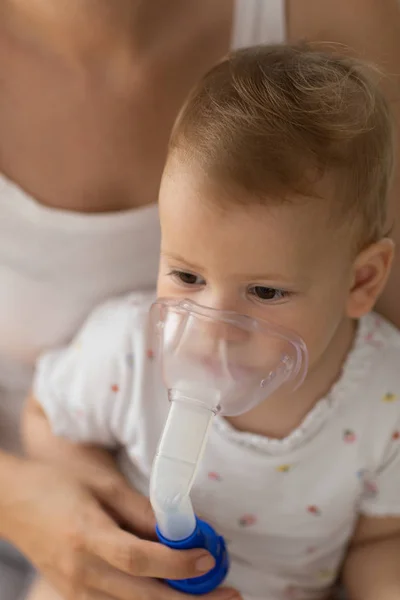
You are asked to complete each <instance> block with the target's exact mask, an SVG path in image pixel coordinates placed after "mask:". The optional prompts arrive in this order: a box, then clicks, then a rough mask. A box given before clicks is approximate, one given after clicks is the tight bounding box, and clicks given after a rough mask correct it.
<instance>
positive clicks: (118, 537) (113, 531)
mask: <svg viewBox="0 0 400 600" xmlns="http://www.w3.org/2000/svg"><path fill="white" fill-rule="evenodd" d="M93 534H94V532H93V533H92V536H91V540H90V541H89V546H88V547H87V551H88V552H89V553H91V554H94V555H96V556H98V557H100V558H101V559H102V560H103V561H104V562H106V563H108V564H110V565H112V566H113V567H115V568H116V569H118V570H119V571H123V572H124V573H127V574H128V575H135V576H137V577H155V578H158V579H186V578H188V577H196V576H199V575H202V574H203V573H207V572H208V571H210V569H212V568H213V567H214V564H215V561H214V559H213V558H212V556H211V555H210V554H208V553H207V552H206V551H205V550H185V551H177V550H171V549H169V548H167V547H165V546H163V545H162V544H159V543H157V542H149V541H147V540H141V539H140V538H137V537H136V536H134V535H132V534H130V533H127V532H126V531H122V530H119V529H117V528H116V527H113V528H107V530H105V529H103V530H102V531H101V532H100V531H98V532H97V533H96V534H94V535H93Z"/></svg>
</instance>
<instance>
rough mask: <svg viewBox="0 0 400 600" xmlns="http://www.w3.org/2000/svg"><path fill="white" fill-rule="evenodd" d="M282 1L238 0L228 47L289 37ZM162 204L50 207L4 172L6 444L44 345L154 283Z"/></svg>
mask: <svg viewBox="0 0 400 600" xmlns="http://www.w3.org/2000/svg"><path fill="white" fill-rule="evenodd" d="M284 23H285V19H284V0H236V6H235V19H234V27H233V32H232V38H233V39H232V46H233V47H234V48H238V47H241V46H249V45H252V44H258V43H262V42H267V41H268V42H276V41H282V40H283V39H284ZM159 241H160V235H159V225H158V214H157V208H156V206H155V205H154V206H148V207H144V208H141V209H135V210H130V211H124V212H118V213H111V214H110V213H105V214H96V215H93V214H81V213H75V212H68V211H63V210H58V209H52V208H47V207H44V206H42V205H40V204H39V203H38V202H37V201H36V200H34V199H33V198H31V197H30V196H28V195H27V194H26V193H25V192H23V191H22V190H21V189H20V188H19V187H18V186H17V185H15V184H14V183H12V182H11V181H9V180H7V179H6V178H4V177H1V176H0V445H1V446H2V447H4V448H6V449H8V450H13V451H16V450H18V435H17V431H18V420H19V415H20V411H21V406H22V402H23V399H24V397H25V395H26V393H27V391H28V389H29V386H30V382H31V377H32V369H33V365H34V362H35V359H36V357H37V356H38V354H39V353H40V352H41V351H42V350H44V349H47V348H50V347H53V346H55V345H58V344H62V343H64V342H66V341H67V340H69V339H70V338H71V336H72V335H73V333H74V332H75V331H76V329H77V328H78V327H79V326H80V324H81V323H82V321H83V320H84V319H85V317H86V316H87V314H88V313H89V312H90V310H91V309H92V308H93V307H94V306H95V305H96V304H98V303H99V302H101V301H102V300H104V299H105V298H107V297H109V296H113V295H118V294H121V293H124V292H127V291H129V290H138V289H141V290H142V289H146V288H151V287H154V285H155V282H156V274H157V265H158V252H159Z"/></svg>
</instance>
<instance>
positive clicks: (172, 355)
mask: <svg viewBox="0 0 400 600" xmlns="http://www.w3.org/2000/svg"><path fill="white" fill-rule="evenodd" d="M150 323H151V331H152V335H153V336H155V337H154V339H155V342H156V356H157V357H158V360H159V364H160V369H161V370H162V378H163V381H164V384H165V386H166V388H167V390H168V396H169V400H170V403H171V406H170V410H169V414H168V418H167V421H166V424H165V428H164V431H163V434H162V436H161V440H160V443H159V447H158V451H157V454H156V457H155V460H154V464H153V469H152V474H151V481H150V500H151V504H152V507H153V510H154V513H155V516H156V520H157V533H158V537H159V540H160V541H161V542H162V543H164V544H165V545H167V546H169V547H172V548H176V549H190V548H205V549H207V550H208V551H209V552H210V553H211V554H212V555H213V557H214V559H215V567H214V568H213V569H212V570H211V571H210V572H209V573H206V574H205V575H202V576H200V577H196V578H193V579H187V580H180V581H169V582H168V583H169V584H170V585H171V586H172V587H174V588H175V589H178V590H180V591H183V592H185V593H190V594H195V595H199V594H204V593H207V592H210V591H212V590H213V589H214V588H216V587H217V586H218V585H219V584H220V583H221V582H222V581H223V579H224V578H225V576H226V573H227V570H228V565H229V559H228V555H227V551H226V547H225V543H224V540H223V538H222V537H220V536H219V535H218V534H217V533H216V532H215V530H214V529H213V528H212V527H211V526H210V525H208V524H207V523H205V522H204V521H201V520H200V519H198V518H197V517H196V515H195V513H194V511H193V507H192V504H191V501H190V490H191V488H192V485H193V483H194V480H195V476H196V471H197V468H198V465H199V463H200V460H201V457H202V454H203V450H204V448H205V445H206V442H207V437H208V433H209V431H210V426H211V424H212V421H213V418H214V417H215V416H216V415H221V416H236V415H239V414H242V413H245V412H247V411H249V410H251V409H252V408H254V407H255V406H256V405H257V404H259V403H260V402H262V401H264V400H266V399H267V398H268V397H269V396H270V395H271V394H272V393H274V392H275V391H276V390H277V389H278V388H280V387H281V386H283V385H285V389H286V386H287V387H290V388H291V389H292V390H293V389H295V388H296V387H298V386H299V385H300V384H301V383H302V381H303V379H304V376H305V373H306V370H307V352H306V348H305V345H304V343H303V341H302V340H301V339H300V338H299V337H298V336H296V335H295V334H293V333H291V332H287V331H285V330H284V329H281V328H279V327H277V326H275V325H272V324H270V323H268V322H266V321H262V320H258V319H253V318H251V317H248V316H244V315H239V314H237V313H234V312H230V311H221V310H216V309H213V308H208V307H204V306H200V305H199V304H196V303H195V302H191V301H189V300H164V299H160V300H158V301H157V302H155V303H154V304H153V306H152V308H151V312H150Z"/></svg>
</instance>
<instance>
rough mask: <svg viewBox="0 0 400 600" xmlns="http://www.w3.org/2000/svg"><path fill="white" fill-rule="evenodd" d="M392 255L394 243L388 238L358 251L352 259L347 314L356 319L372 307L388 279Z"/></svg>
mask: <svg viewBox="0 0 400 600" xmlns="http://www.w3.org/2000/svg"><path fill="white" fill-rule="evenodd" d="M393 255H394V243H393V241H392V240H390V239H389V238H383V239H382V240H380V241H379V242H376V243H375V244H371V245H370V246H368V247H367V248H365V249H364V250H362V251H361V252H360V254H359V255H358V256H357V258H356V260H355V261H354V267H353V281H352V287H351V290H350V296H349V299H348V302H347V316H349V317H350V318H352V319H358V318H360V317H362V316H363V315H365V314H366V313H368V312H370V311H371V310H372V309H373V307H374V305H375V303H376V301H377V299H378V298H379V295H380V294H381V292H382V290H383V288H384V287H385V284H386V281H387V279H388V276H389V273H390V268H391V265H392V261H393Z"/></svg>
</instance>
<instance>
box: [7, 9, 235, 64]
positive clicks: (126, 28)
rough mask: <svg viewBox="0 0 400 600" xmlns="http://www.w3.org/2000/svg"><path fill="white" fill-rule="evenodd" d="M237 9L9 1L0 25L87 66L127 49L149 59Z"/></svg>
mask: <svg viewBox="0 0 400 600" xmlns="http://www.w3.org/2000/svg"><path fill="white" fill-rule="evenodd" d="M232 5H233V0H219V2H217V3H215V0H204V1H203V2H198V0H173V1H172V2H167V1H166V0H165V1H162V2H160V1H159V0H111V1H110V0H57V2H54V0H4V3H3V5H2V7H1V8H0V17H1V19H0V20H2V21H3V22H4V23H6V24H7V26H8V29H11V30H12V31H13V33H14V34H15V35H17V36H18V37H20V38H21V39H23V40H25V41H28V43H29V42H30V43H32V44H35V45H36V46H40V47H42V48H43V49H44V50H49V49H51V50H52V51H53V52H54V53H58V54H62V55H65V56H66V57H69V58H71V59H75V60H84V61H86V60H90V58H91V57H92V58H93V57H95V58H96V59H97V60H101V58H102V57H103V56H108V55H110V53H111V54H112V55H114V54H115V52H118V53H119V51H120V49H121V48H126V49H127V48H129V50H130V51H131V52H133V53H135V54H136V55H141V56H142V57H143V55H146V54H148V53H149V52H150V53H151V52H152V50H153V49H154V47H160V46H164V47H165V45H166V44H168V43H171V41H173V40H174V39H176V38H178V43H179V38H180V37H181V36H190V35H192V34H193V35H196V30H197V31H201V30H202V28H203V27H204V29H205V30H207V29H209V27H210V23H214V22H215V23H217V24H218V23H219V22H224V21H227V20H231V19H232V10H233V9H232ZM169 38H170V39H169Z"/></svg>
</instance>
